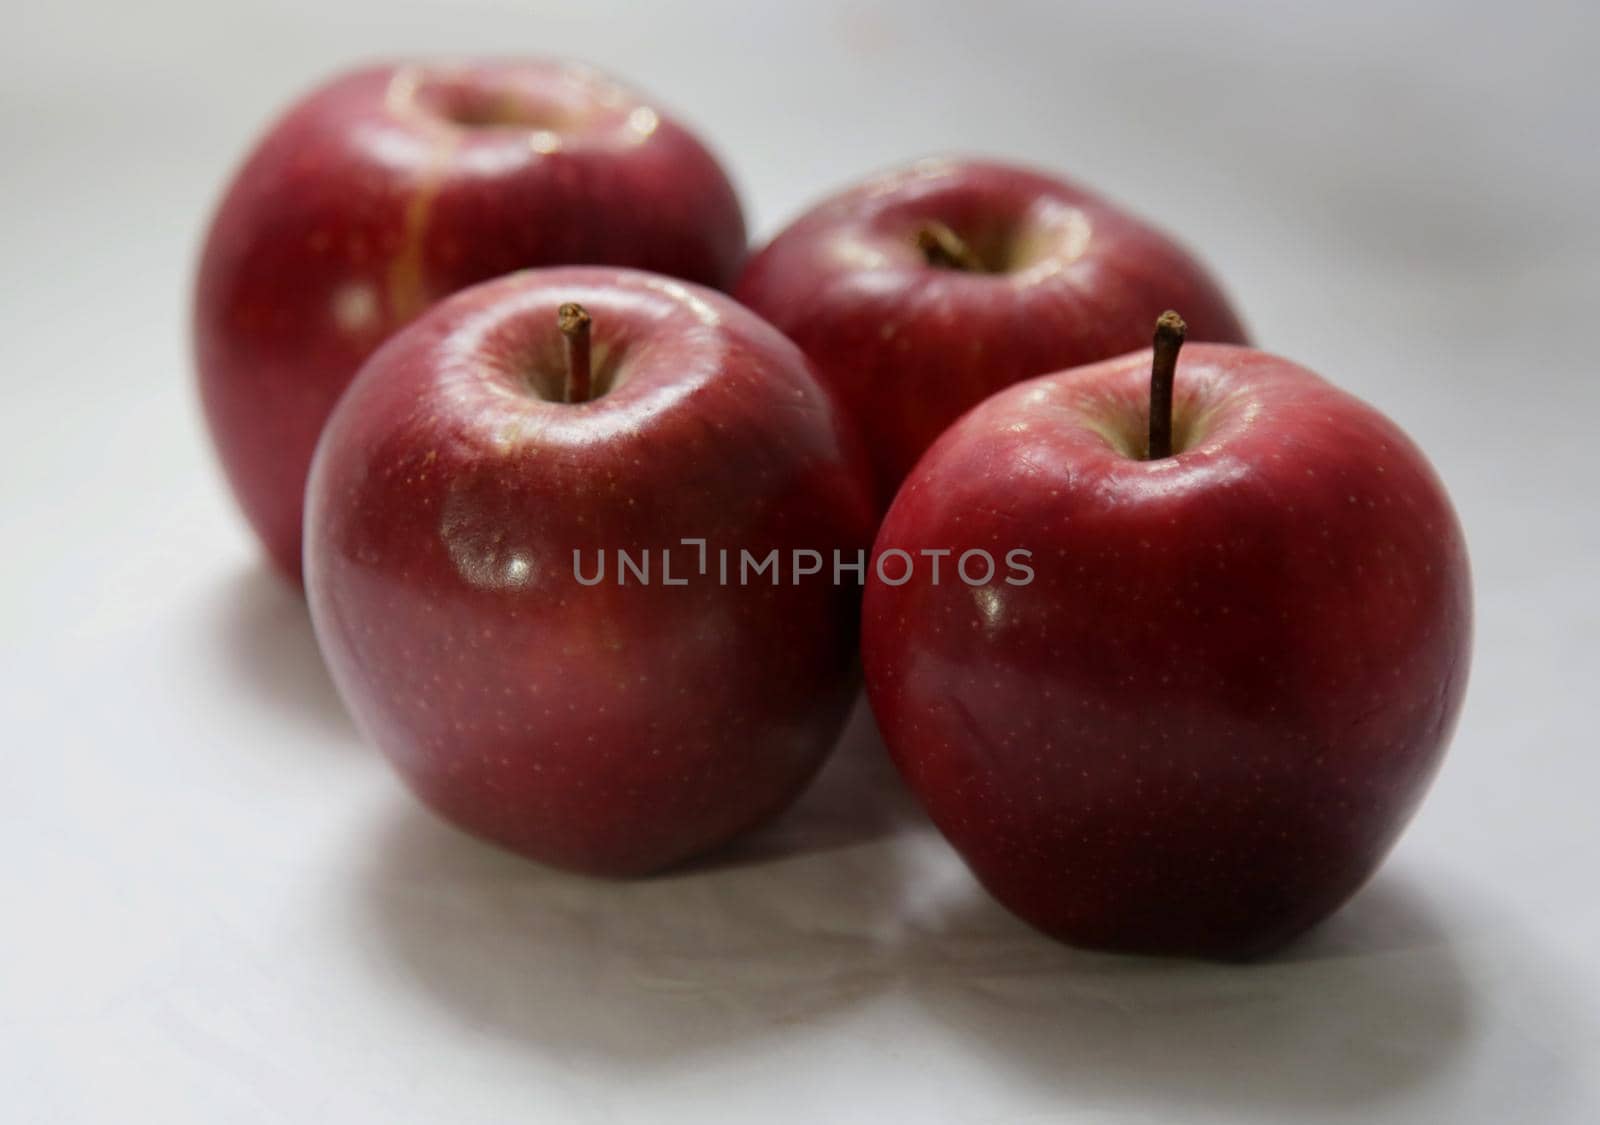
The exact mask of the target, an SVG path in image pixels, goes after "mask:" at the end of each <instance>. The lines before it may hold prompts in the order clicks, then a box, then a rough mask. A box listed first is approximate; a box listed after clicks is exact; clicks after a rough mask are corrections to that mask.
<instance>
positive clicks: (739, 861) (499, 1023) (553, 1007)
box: [365, 704, 933, 1066]
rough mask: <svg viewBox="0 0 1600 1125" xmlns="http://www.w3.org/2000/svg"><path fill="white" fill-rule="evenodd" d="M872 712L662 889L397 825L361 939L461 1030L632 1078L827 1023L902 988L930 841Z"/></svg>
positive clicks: (380, 852) (861, 714)
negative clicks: (622, 1066) (726, 841)
mask: <svg viewBox="0 0 1600 1125" xmlns="http://www.w3.org/2000/svg"><path fill="white" fill-rule="evenodd" d="M883 753H884V751H883V748H882V745H881V743H879V742H878V741H877V735H876V731H875V729H874V728H873V726H872V721H871V717H870V714H868V713H866V707H865V705H864V704H860V705H858V707H857V710H856V712H855V713H854V715H853V717H852V719H851V722H850V724H849V725H848V727H847V729H846V734H845V736H844V738H843V739H842V740H841V744H840V746H839V748H838V750H837V752H836V753H835V754H834V755H833V757H832V758H831V759H830V761H829V762H828V764H827V765H826V766H825V767H824V768H823V771H822V773H821V774H820V775H819V776H818V778H817V780H816V782H815V783H814V784H813V786H812V787H811V788H810V789H809V790H808V791H807V792H806V793H805V794H803V795H802V797H801V798H800V800H799V801H798V802H797V803H796V805H795V806H794V807H793V808H791V809H790V810H789V811H788V813H786V814H785V816H784V817H783V818H781V819H780V820H779V821H778V822H776V823H774V824H773V825H771V826H769V827H768V828H767V829H764V830H762V831H760V832H756V833H753V834H751V835H750V836H749V837H747V838H746V839H745V840H743V841H741V842H738V843H736V844H734V845H732V846H730V847H729V848H728V849H726V850H725V851H724V852H722V853H719V854H718V855H716V856H713V857H710V858H708V859H706V860H703V861H701V862H699V863H697V864H694V865H691V866H689V867H686V868H681V869H678V870H675V871H672V872H668V873H666V874H663V875H661V876H657V877H655V878H651V879H642V880H632V881H616V882H613V881H603V880H595V879H588V878H584V877H581V876H576V875H568V874H565V873H563V872H559V871H555V870H553V869H550V868H546V867H541V866H539V865H537V864H533V863H529V862H526V861H524V860H522V859H519V858H517V857H516V856H513V855H511V854H509V853H506V852H502V851H500V850H498V849H495V848H493V847H491V846H489V845H486V844H483V843H480V842H478V841H476V840H474V839H472V838H471V837H469V836H467V835H465V834H464V833H461V832H459V831H457V830H455V829H453V828H451V827H450V826H448V825H446V824H444V823H443V822H442V821H439V820H438V819H436V818H434V817H432V816H431V815H429V814H428V813H426V812H424V811H422V810H421V809H420V808H417V807H414V806H408V807H407V808H406V809H405V810H404V811H403V812H402V813H401V814H399V815H397V816H395V817H394V818H393V819H392V821H391V822H390V823H388V824H387V825H386V826H385V827H384V829H383V831H382V834H381V836H380V839H379V840H378V843H377V851H376V861H375V866H374V867H373V869H372V870H371V871H370V872H369V878H368V882H367V886H366V905H367V907H368V908H369V910H368V914H367V917H366V919H365V921H366V924H368V925H370V926H371V927H372V928H374V929H375V930H376V932H377V937H378V942H379V944H380V946H381V947H382V948H384V949H386V950H387V951H388V952H389V953H390V954H392V955H393V956H394V958H395V959H396V960H397V961H398V963H399V964H400V965H401V966H402V968H403V970H404V972H405V974H406V975H407V976H409V977H410V978H412V979H414V980H415V981H416V982H417V983H418V985H419V986H420V987H421V988H422V989H423V990H424V991H425V992H426V993H428V994H429V995H431V996H432V997H433V998H434V999H436V1000H437V1001H438V1003H439V1005H440V1007H441V1009H442V1010H443V1011H445V1012H446V1013H448V1014H449V1015H451V1016H453V1017H454V1018H455V1019H457V1020H459V1021H460V1022H461V1023H462V1024H463V1025H464V1026H468V1027H472V1028H475V1029H482V1030H490V1031H493V1032H495V1033H497V1034H501V1035H505V1036H509V1037H511V1038H513V1039H518V1040H524V1041H527V1042H528V1043H530V1044H532V1045H536V1046H537V1048H538V1049H539V1050H540V1051H541V1053H545V1054H548V1055H550V1056H553V1057H556V1058H564V1057H571V1056H573V1055H584V1054H598V1055H603V1056H606V1057H609V1058H615V1059H620V1060H625V1061H627V1062H628V1063H629V1064H630V1065H634V1066H652V1065H661V1066H666V1065H670V1064H671V1063H672V1061H673V1060H674V1059H676V1058H678V1057H680V1056H682V1055H684V1054H685V1053H687V1052H694V1051H703V1050H709V1049H714V1048H716V1047H718V1046H719V1045H725V1044H729V1043H733V1042H738V1041H742V1040H746V1039H748V1038H750V1037H752V1036H757V1035H772V1034H781V1033H782V1032H783V1031H784V1029H786V1028H790V1027H794V1026H797V1025H800V1024H802V1023H803V1024H807V1025H814V1024H815V1023H816V1022H818V1021H826V1020H827V1019H829V1018H830V1016H831V1015H833V1014H834V1013H837V1012H839V1011H841V1010H842V1009H844V1008H847V1007H849V1006H851V1005H853V1004H856V1003H859V1002H860V1001H862V1000H863V999H865V998H867V997H869V996H870V995H872V994H873V993H874V992H876V991H877V990H878V989H880V988H882V987H883V986H884V985H885V984H886V983H887V982H889V981H891V980H892V979H893V977H894V976H895V975H896V968H895V952H894V944H895V939H894V935H895V933H896V931H897V928H898V921H897V919H898V918H899V917H900V915H901V914H902V912H903V911H902V904H901V899H902V896H903V895H904V894H905V893H906V891H907V888H908V887H912V886H914V885H915V882H916V880H915V879H913V878H912V877H911V874H910V872H909V871H908V868H907V864H908V862H909V861H910V859H911V856H912V853H913V852H915V851H916V850H917V848H918V847H925V846H926V844H927V842H928V840H929V839H930V838H933V829H932V827H931V826H930V825H927V824H926V822H925V820H923V819H922V816H921V813H920V811H919V810H918V809H917V808H916V807H915V805H914V803H913V802H912V801H911V799H910V797H909V796H907V795H906V794H904V793H903V791H902V790H901V788H900V785H899V782H898V779H897V778H895V776H894V774H893V769H892V767H891V766H890V765H889V763H888V762H887V761H886V760H884V759H883Z"/></svg>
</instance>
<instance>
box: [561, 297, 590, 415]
mask: <svg viewBox="0 0 1600 1125" xmlns="http://www.w3.org/2000/svg"><path fill="white" fill-rule="evenodd" d="M556 323H557V324H559V325H560V326H561V335H562V336H564V337H566V341H567V382H566V387H565V388H564V390H563V392H562V401H564V402H588V401H589V396H590V393H591V386H590V383H591V374H592V373H591V370H590V364H589V325H590V318H589V313H588V311H587V310H585V309H584V307H583V306H582V305H580V304H578V303H577V302H576V301H568V302H567V303H566V304H564V305H562V306H561V307H560V308H559V309H557V310H556Z"/></svg>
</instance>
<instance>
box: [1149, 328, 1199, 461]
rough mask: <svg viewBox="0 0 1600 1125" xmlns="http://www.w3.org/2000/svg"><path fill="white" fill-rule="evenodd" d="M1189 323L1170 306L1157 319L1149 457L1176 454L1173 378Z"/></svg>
mask: <svg viewBox="0 0 1600 1125" xmlns="http://www.w3.org/2000/svg"><path fill="white" fill-rule="evenodd" d="M1188 330H1189V326H1188V325H1186V324H1184V322H1183V317H1181V316H1179V315H1178V314H1177V313H1175V312H1173V311H1172V310H1171V309H1168V310H1167V311H1166V312H1164V313H1162V314H1161V315H1160V316H1159V317H1157V318H1156V337H1155V351H1154V353H1153V354H1152V356H1151V359H1150V445H1149V450H1148V452H1147V454H1146V457H1145V459H1146V460H1148V461H1159V460H1161V458H1163V457H1171V456H1172V380H1173V377H1174V376H1175V375H1177V373H1178V351H1179V349H1180V348H1182V347H1183V337H1184V335H1185V334H1186V333H1187V332H1188Z"/></svg>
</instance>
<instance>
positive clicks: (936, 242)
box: [917, 219, 984, 273]
mask: <svg viewBox="0 0 1600 1125" xmlns="http://www.w3.org/2000/svg"><path fill="white" fill-rule="evenodd" d="M917 249H918V250H921V251H922V256H923V258H924V259H926V260H927V263H928V264H929V265H930V266H936V267H938V268H940V269H947V270H965V271H966V272H968V273H983V272H984V269H983V263H982V262H980V261H979V260H978V256H977V255H976V254H974V253H973V252H972V247H970V246H968V245H967V244H966V242H965V241H963V240H962V238H961V236H960V235H959V234H957V233H956V232H955V231H953V230H951V229H950V228H949V227H947V226H945V225H944V224H943V223H941V222H939V221H938V220H937V219H930V220H929V221H928V222H926V223H924V224H923V225H922V228H921V229H920V230H918V231H917Z"/></svg>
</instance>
